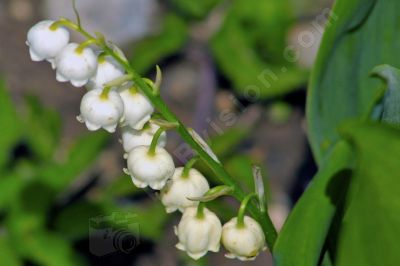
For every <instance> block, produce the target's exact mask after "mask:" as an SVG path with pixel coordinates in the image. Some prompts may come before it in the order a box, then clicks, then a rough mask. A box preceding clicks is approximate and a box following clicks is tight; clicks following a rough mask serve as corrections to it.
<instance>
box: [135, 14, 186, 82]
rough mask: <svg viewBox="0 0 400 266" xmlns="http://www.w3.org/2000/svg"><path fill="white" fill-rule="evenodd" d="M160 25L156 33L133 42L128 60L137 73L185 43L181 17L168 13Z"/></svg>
mask: <svg viewBox="0 0 400 266" xmlns="http://www.w3.org/2000/svg"><path fill="white" fill-rule="evenodd" d="M162 25H163V28H162V29H161V30H160V32H159V33H158V34H157V35H154V36H150V37H147V38H145V39H143V40H140V41H138V42H137V43H135V45H134V48H133V51H134V53H133V56H132V58H131V59H130V62H131V65H132V67H133V68H134V69H135V70H136V71H138V73H141V74H143V73H145V72H146V71H148V70H150V68H152V67H154V65H156V64H157V63H159V62H160V61H161V59H163V58H165V57H167V56H169V55H171V54H173V53H176V52H177V51H179V50H180V49H181V48H182V46H183V45H184V43H185V41H186V39H187V29H186V25H185V22H184V21H182V19H180V18H179V17H177V16H174V15H168V16H166V17H165V18H164V21H163V23H162Z"/></svg>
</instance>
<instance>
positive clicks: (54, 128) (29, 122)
mask: <svg viewBox="0 0 400 266" xmlns="http://www.w3.org/2000/svg"><path fill="white" fill-rule="evenodd" d="M26 109H27V115H26V120H25V123H24V137H25V138H26V140H27V142H28V145H29V147H30V148H31V149H32V150H33V152H34V153H35V154H36V155H38V157H39V158H41V159H44V160H48V158H49V157H50V158H51V156H52V155H53V153H54V151H55V149H56V147H57V144H58V141H59V138H60V117H59V114H58V113H57V112H55V111H53V110H49V109H46V108H45V107H43V106H42V104H41V103H40V102H39V100H38V98H37V97H35V96H28V97H26Z"/></svg>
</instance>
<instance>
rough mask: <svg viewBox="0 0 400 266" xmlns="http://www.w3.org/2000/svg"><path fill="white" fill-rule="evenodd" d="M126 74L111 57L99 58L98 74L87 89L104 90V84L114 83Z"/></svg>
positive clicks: (90, 81)
mask: <svg viewBox="0 0 400 266" xmlns="http://www.w3.org/2000/svg"><path fill="white" fill-rule="evenodd" d="M124 73H125V71H124V69H123V68H122V67H121V66H120V65H119V64H118V63H117V62H116V61H115V60H114V59H113V58H112V57H110V56H107V57H103V56H100V57H99V58H98V64H97V71H96V74H95V75H94V76H93V77H92V78H91V79H90V80H89V82H88V84H87V85H86V87H87V88H88V89H91V90H95V89H102V88H103V87H104V84H105V83H107V82H110V81H113V80H115V79H117V78H119V77H121V76H123V75H124Z"/></svg>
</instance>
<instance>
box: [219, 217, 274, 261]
mask: <svg viewBox="0 0 400 266" xmlns="http://www.w3.org/2000/svg"><path fill="white" fill-rule="evenodd" d="M222 244H223V245H224V247H225V249H226V250H228V252H229V253H228V254H226V255H225V256H226V257H228V258H231V259H233V258H238V259H239V260H242V261H245V260H254V259H255V257H256V256H257V255H258V253H260V251H262V250H264V249H265V248H266V247H265V237H264V232H263V230H262V229H261V226H260V225H259V224H258V222H257V221H256V220H254V219H253V218H251V217H249V216H245V217H244V225H243V227H238V226H237V218H233V219H231V220H230V221H229V222H227V223H226V224H224V226H223V227H222Z"/></svg>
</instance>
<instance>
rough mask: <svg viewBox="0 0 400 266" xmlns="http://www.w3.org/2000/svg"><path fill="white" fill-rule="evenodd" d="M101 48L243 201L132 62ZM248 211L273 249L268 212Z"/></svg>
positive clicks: (241, 196) (251, 206) (273, 234)
mask: <svg viewBox="0 0 400 266" xmlns="http://www.w3.org/2000/svg"><path fill="white" fill-rule="evenodd" d="M75 30H76V31H78V32H80V33H81V34H82V35H84V36H85V37H87V38H93V36H92V35H90V34H89V33H88V32H86V31H85V30H83V29H78V27H76V26H75ZM101 48H102V49H103V50H104V52H106V53H108V54H109V55H110V56H112V57H113V58H114V59H115V60H116V61H117V62H118V63H119V64H120V65H121V66H122V67H123V68H124V69H125V70H126V72H127V73H128V74H130V75H132V81H133V82H135V85H136V86H137V87H138V88H139V89H140V91H141V92H142V93H143V94H144V95H145V96H146V97H147V98H148V99H149V100H150V101H151V103H152V104H153V106H154V107H155V108H156V109H157V110H158V112H159V113H160V114H161V115H162V116H163V117H164V118H165V119H166V120H167V121H169V122H171V123H176V124H177V127H176V131H177V132H178V134H179V135H180V136H181V138H182V139H183V140H184V141H185V142H186V143H187V144H188V145H189V146H190V147H191V148H192V149H193V150H195V151H196V152H197V154H198V155H199V157H200V158H201V159H202V160H203V161H204V162H205V163H206V165H207V166H208V167H209V168H210V169H211V170H212V171H213V172H214V173H215V175H216V176H217V177H218V178H219V180H220V181H221V182H222V183H224V184H225V185H227V186H230V187H232V188H233V191H232V196H233V197H235V198H236V199H237V200H238V201H242V200H243V199H244V198H245V196H246V194H245V192H244V191H243V190H242V189H241V188H240V186H239V185H238V184H237V182H235V181H234V180H233V178H232V177H231V176H230V175H229V174H228V173H227V172H226V170H225V169H224V168H223V166H222V165H221V164H220V163H218V162H216V161H215V160H214V159H213V158H211V156H210V155H209V154H208V153H207V152H206V151H205V150H204V149H203V148H202V147H201V146H200V145H199V144H198V142H197V141H196V140H195V139H194V138H193V137H192V135H191V134H190V133H189V131H188V129H187V128H186V127H185V125H184V124H183V123H182V122H181V121H180V120H179V119H178V118H177V117H176V115H175V114H174V113H173V112H172V111H171V110H170V109H169V108H168V106H167V105H166V104H165V102H164V101H163V100H162V99H161V97H160V95H158V94H156V95H155V94H154V93H153V91H152V88H151V87H150V86H149V85H148V84H147V83H146V82H145V81H144V80H143V79H142V78H141V77H140V75H139V74H137V73H136V71H135V70H134V69H133V68H132V67H131V66H130V64H129V63H128V62H126V61H125V60H124V59H123V58H121V57H120V56H119V55H118V53H116V52H115V51H114V50H113V49H111V48H110V47H108V46H107V45H102V46H101ZM248 211H249V213H250V214H251V216H252V217H253V218H255V219H256V220H257V221H258V222H259V223H260V225H261V227H262V229H263V231H264V234H265V238H266V241H267V244H268V247H269V249H270V250H271V251H272V250H273V247H274V243H275V240H276V237H277V232H276V230H275V227H274V225H273V224H272V221H271V219H270V218H269V216H268V215H267V213H266V212H261V211H260V210H259V208H258V206H257V205H256V204H254V203H253V202H250V204H249V206H248Z"/></svg>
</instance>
